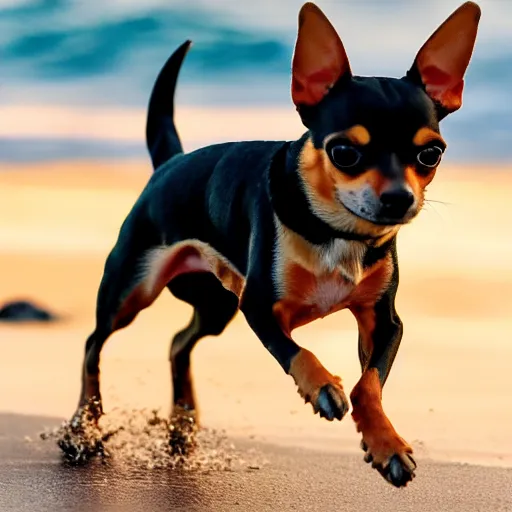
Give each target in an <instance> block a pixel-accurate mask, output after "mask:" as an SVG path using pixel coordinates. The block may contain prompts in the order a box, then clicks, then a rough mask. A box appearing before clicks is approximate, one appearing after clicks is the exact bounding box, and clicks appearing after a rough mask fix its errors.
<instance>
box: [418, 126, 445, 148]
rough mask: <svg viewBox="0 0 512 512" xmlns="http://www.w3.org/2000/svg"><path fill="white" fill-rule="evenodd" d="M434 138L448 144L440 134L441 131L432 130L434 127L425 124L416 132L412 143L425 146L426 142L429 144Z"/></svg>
mask: <svg viewBox="0 0 512 512" xmlns="http://www.w3.org/2000/svg"><path fill="white" fill-rule="evenodd" d="M433 140H438V141H439V142H442V143H443V144H444V145H445V146H446V142H445V141H444V140H443V138H442V137H441V135H439V133H437V132H435V131H434V130H432V128H428V127H426V126H424V127H423V128H420V129H419V130H418V131H417V132H416V133H415V134H414V137H413V138H412V143H413V144H414V145H415V146H424V145H425V144H428V143H429V142H432V141H433Z"/></svg>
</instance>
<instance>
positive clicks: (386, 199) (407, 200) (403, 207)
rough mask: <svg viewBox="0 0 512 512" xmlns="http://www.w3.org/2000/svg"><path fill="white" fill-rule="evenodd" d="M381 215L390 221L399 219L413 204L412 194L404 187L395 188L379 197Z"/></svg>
mask: <svg viewBox="0 0 512 512" xmlns="http://www.w3.org/2000/svg"><path fill="white" fill-rule="evenodd" d="M380 202H381V215H382V216H383V217H387V218H390V219H401V218H402V217H404V215H405V214H406V213H407V211H408V210H409V208H410V207H411V205H412V204H413V203H414V194H413V193H412V192H411V191H410V190H408V189H407V188H405V187H396V188H392V189H389V190H386V191H385V192H383V193H382V194H381V196H380Z"/></svg>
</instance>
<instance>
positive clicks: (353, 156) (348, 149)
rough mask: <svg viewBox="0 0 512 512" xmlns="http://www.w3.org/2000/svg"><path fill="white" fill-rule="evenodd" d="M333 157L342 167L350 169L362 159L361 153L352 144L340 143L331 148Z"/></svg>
mask: <svg viewBox="0 0 512 512" xmlns="http://www.w3.org/2000/svg"><path fill="white" fill-rule="evenodd" d="M331 158H332V161H333V163H334V164H335V165H336V166H337V167H339V168H340V169H350V168H351V167H355V166H356V165H357V164H358V163H359V162H360V161H361V153H360V152H359V151H358V150H357V149H356V148H354V147H352V146H345V145H342V144H340V145H337V146H333V147H332V148H331Z"/></svg>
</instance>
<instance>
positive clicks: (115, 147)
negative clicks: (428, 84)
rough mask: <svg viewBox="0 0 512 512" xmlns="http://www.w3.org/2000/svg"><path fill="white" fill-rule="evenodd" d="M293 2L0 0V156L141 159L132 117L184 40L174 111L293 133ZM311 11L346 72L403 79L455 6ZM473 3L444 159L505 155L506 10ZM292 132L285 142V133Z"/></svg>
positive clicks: (347, 5) (509, 149) (455, 1)
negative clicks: (257, 114)
mask: <svg viewBox="0 0 512 512" xmlns="http://www.w3.org/2000/svg"><path fill="white" fill-rule="evenodd" d="M302 3H303V2H302V0H283V1H279V2H276V1H274V0H259V1H258V2H245V1H244V2H242V1H235V0H186V1H184V0H145V1H144V2H141V1H138V0H104V1H100V0H91V1H85V0H75V1H73V0H0V90H1V94H0V104H1V107H2V112H1V121H0V156H1V158H2V159H4V160H5V159H14V160H27V159H34V160H40V159H54V158H62V157H66V158H67V157H69V156H74V157H77V156H102V157H103V156H107V157H111V156H114V157H118V156H123V157H126V156H137V157H144V156H145V149H144V140H143V121H144V120H143V117H144V112H143V109H144V108H145V106H146V104H147V101H148V98H149V94H150V91H151V87H152V85H153V81H154V79H155V77H156V75H157V73H158V72H159V70H160V67H161V66H162V64H163V63H164V62H165V60H166V59H167V57H168V56H169V54H170V53H171V52H172V51H173V50H174V49H175V48H176V47H177V46H178V45H179V44H180V43H181V42H183V41H184V40H185V39H192V40H193V41H194V43H195V46H194V47H193V49H192V51H191V52H190V53H189V55H188V56H187V59H186V63H185V65H184V68H183V70H182V74H181V77H180V82H179V86H178V93H177V104H178V110H179V109H180V108H183V107H184V106H187V105H188V106H193V107H197V106H203V107H207V106H210V107H211V106H216V107H219V106H222V107H223V109H233V108H235V107H250V108H258V107H262V106H264V107H265V108H268V107H270V106H272V107H277V108H279V109H282V110H276V111H275V112H274V116H273V117H274V119H273V121H272V123H270V122H269V121H267V122H266V124H267V125H268V124H274V123H275V122H277V123H278V126H279V122H281V123H284V124H282V125H281V127H282V128H281V130H280V131H278V133H275V135H276V136H279V133H281V132H283V134H282V135H281V136H287V135H288V136H293V135H295V131H296V130H297V128H295V125H296V123H297V121H296V119H295V117H294V112H293V108H291V102H290V94H289V82H290V61H291V54H292V51H293V44H294V38H295V34H296V26H297V13H298V10H299V8H300V6H301V5H302ZM317 3H318V5H319V6H320V7H321V8H322V9H324V11H325V13H326V14H327V16H328V17H330V19H331V20H332V22H333V24H334V25H335V26H336V28H337V29H338V30H339V33H340V35H341V37H342V39H343V41H344V44H345V46H346V48H347V51H348V54H349V58H350V60H351V64H352V68H353V71H354V72H355V73H356V74H362V75H371V74H373V75H389V76H396V77H400V76H402V75H403V74H404V73H405V72H406V71H407V69H408V68H409V66H410V65H411V63H412V61H413V59H414V56H415V54H416V52H417V51H418V50H419V48H420V46H421V45H422V44H423V42H424V41H425V40H426V38H427V37H428V36H429V35H430V34H431V33H432V32H433V30H434V29H435V28H436V27H437V26H438V25H439V24H440V23H441V22H442V21H443V20H444V19H445V18H446V16H447V15H448V14H449V13H451V12H452V11H453V10H454V9H455V8H456V7H457V6H458V5H459V4H460V3H462V2H460V1H459V0H430V1H429V2H411V1H408V0H361V1H355V0H319V1H318V2H317ZM480 5H481V7H482V10H483V18H482V22H481V28H480V32H479V38H478V43H477V45H476V50H475V54H474V57H473V60H472V63H471V66H470V68H469V72H468V74H467V84H468V85H467V87H466V94H465V97H464V108H463V109H462V111H461V112H459V113H457V115H456V116H453V117H452V118H450V119H447V120H446V121H445V123H443V124H444V125H445V126H444V133H445V134H446V136H447V138H448V139H449V141H450V146H451V147H450V149H449V151H448V153H447V160H451V161H468V162H475V161H477V160H479V161H485V162H490V161H493V162H495V161H503V160H506V159H508V158H510V157H511V156H512V146H511V145H510V144H509V143H508V141H509V140H510V137H511V130H512V123H511V122H510V119H511V116H512V102H511V101H510V87H511V85H512V3H511V2H507V1H506V0H482V1H481V2H480ZM27 109H28V110H27ZM116 121H117V123H116ZM241 122H243V121H241ZM106 124H108V126H109V127H110V128H109V129H107V128H106V126H105V125H106ZM224 124H228V125H229V124H231V125H232V124H233V120H232V119H231V118H228V121H227V122H225V121H224V120H223V119H222V117H220V116H218V117H216V118H211V119H210V120H209V121H208V125H207V126H204V127H202V129H201V130H200V133H194V134H191V136H190V137H189V140H188V141H186V142H187V143H188V144H187V147H188V148H191V147H196V146H198V145H201V144H204V143H207V142H211V141H214V140H223V137H224V135H226V136H233V137H235V138H239V136H238V137H237V133H239V130H232V129H230V128H231V127H230V126H227V127H225V126H224ZM102 125H103V128H102ZM119 125H121V126H119ZM219 125H220V126H219ZM290 125H291V126H294V131H293V133H292V134H291V135H290V133H291V131H290V129H285V127H289V126H290ZM196 128H198V127H196ZM265 128H266V126H261V125H260V126H259V127H258V129H255V131H254V135H255V136H258V137H265V138H271V136H270V137H269V133H268V130H267V131H266V130H265ZM224 129H225V130H227V132H226V133H225V134H224ZM298 129H299V130H300V128H298ZM251 133H252V132H251ZM270 135H273V134H270ZM27 140H29V141H30V150H28V149H27V147H26V145H25V142H26V141H27Z"/></svg>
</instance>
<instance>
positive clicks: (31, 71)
mask: <svg viewBox="0 0 512 512" xmlns="http://www.w3.org/2000/svg"><path fill="white" fill-rule="evenodd" d="M317 3H318V5H319V6H320V7H321V8H322V9H323V10H324V12H325V13H326V14H327V16H328V17H329V18H330V19H331V21H332V23H333V24H334V26H335V27H336V28H337V30H338V32H339V34H340V36H341V37H342V39H343V41H344V44H345V47H346V49H347V52H348V55H349V58H350V61H351V66H352V69H353V71H354V72H355V73H356V74H362V75H389V76H395V77H400V76H403V75H404V74H405V72H406V71H407V70H408V69H409V67H410V66H411V64H412V62H413V59H414V57H415V55H416V52H417V51H418V50H419V48H420V47H421V46H422V45H423V43H424V42H425V40H426V39H427V38H428V37H429V36H430V34H431V33H432V32H433V31H434V30H435V29H436V28H437V27H438V26H439V25H440V24H441V23H442V22H443V21H444V20H445V19H446V17H447V16H448V15H449V14H450V13H451V12H452V11H453V10H454V9H455V8H457V7H458V5H459V4H460V3H462V2H461V1H460V0H429V1H427V2H420V1H411V0H372V1H368V0H366V1H365V0H351V1H347V0H317ZM479 4H480V5H481V7H482V11H483V15H482V19H481V24H480V30H479V36H478V39H477V43H476V48H475V52H474V55H473V59H472V62H471V64H470V67H469V71H468V73H467V75H466V86H465V94H464V105H463V107H462V109H461V110H460V111H458V112H456V113H454V114H452V115H450V116H449V117H448V118H447V119H445V120H444V121H443V122H442V131H443V136H444V138H445V139H446V140H447V142H448V151H447V153H446V157H445V160H444V163H443V165H442V166H441V167H440V169H439V171H438V173H437V176H436V178H435V180H434V181H433V183H432V184H431V186H430V187H429V191H428V193H427V198H428V199H429V202H428V203H427V204H426V206H425V208H424V211H423V212H422V213H421V214H420V215H419V217H418V219H417V220H415V222H413V223H412V225H411V226H406V227H404V228H403V230H402V231H401V232H400V235H399V242H398V243H399V257H400V261H401V263H400V275H401V284H400V289H399V293H398V299H397V307H398V311H399V312H400V314H401V316H402V319H403V322H404V324H405V335H404V341H403V342H402V346H401V348H400V351H399V354H398V357H397V359H396V361H395V364H394V367H393V370H392V372H391V376H390V378H389V380H388V382H387V384H386V388H385V396H384V398H385V407H386V409H387V411H388V413H389V415H390V417H391V418H392V419H393V421H394V423H395V425H396V427H397V429H398V430H399V431H400V434H401V435H402V436H403V437H405V438H407V439H408V440H409V441H410V442H411V443H412V444H413V446H414V448H415V450H416V453H417V454H418V455H419V456H420V457H422V456H423V457H432V458H440V459H443V460H452V461H453V460H457V461H478V462H481V463H484V462H485V463H489V464H493V465H509V466H512V439H511V437H510V425H512V396H511V394H510V380H509V375H510V370H511V368H510V361H511V360H512V342H511V341H512V266H511V264H510V262H511V261H512V237H511V229H510V219H512V201H511V199H510V198H511V191H512V178H511V176H512V174H511V169H512V166H511V162H512V143H511V141H512V121H511V119H512V101H511V91H512V2H510V1H509V0H480V2H479ZM301 5H302V1H300V0H279V1H278V0H258V1H256V0H255V1H252V2H250V1H246V0H238V1H235V0H180V1H173V0H144V1H140V0H87V1H86V0H82V1H71V0H68V1H65V0H0V170H1V171H0V305H1V304H2V302H5V301H8V300H14V299H18V298H28V299H33V300H35V301H36V302H38V303H40V304H42V305H43V306H44V307H47V308H49V309H50V310H51V311H53V312H55V313H56V314H57V315H60V316H61V317H62V321H61V322H57V323H55V324H48V325H46V324H43V325H41V324H35V325H33V324H31V325H18V324H17V325H12V324H2V325H0V341H1V342H2V343H3V344H2V350H3V356H2V359H1V361H0V389H1V390H7V389H9V390H10V391H9V392H8V393H7V392H5V393H4V392H2V393H0V411H4V412H5V411H7V412H9V413H22V414H31V415H34V414H39V415H43V416H45V417H47V416H53V417H56V418H65V417H69V415H70V414H71V413H72V412H73V410H74V407H75V404H76V399H77V396H78V391H79V375H80V365H81V362H82V355H83V348H84V342H85V339H86V337H87V335H88V334H89V333H90V332H91V330H92V329H93V323H94V310H95V299H96V292H97V288H98V284H99V282H100V279H101V275H102V271H103V266H104V262H105V258H106V256H107V254H108V252H109V250H110V249H111V247H112V246H113V244H114V243H115V240H116V237H117V234H118V230H119V227H120V225H121V223H122V221H123V220H124V218H125V216H126V214H127V213H128V211H129V210H130V208H131V207H132V205H133V203H134V202H135V200H136V198H137V196H138V195H139V193H140V191H141V190H142V188H143V187H144V185H145V183H146V182H147V179H148V177H149V176H150V174H151V165H150V160H149V157H148V156H147V154H146V149H145V139H144V130H145V115H146V105H147V102H148V99H149V94H150V91H151V88H152V85H153V82H154V80H155V78H156V76H157V74H158V72H159V71H160V68H161V66H162V65H163V63H164V62H165V61H166V59H167V58H168V56H169V55H170V53H172V51H174V49H175V48H176V47H177V46H178V45H179V44H181V43H182V42H183V41H184V40H185V39H189V38H190V39H192V40H193V41H194V43H195V44H194V46H193V47H192V50H191V51H190V53H189V54H188V56H187V58H186V60H185V64H184V67H183V68H182V73H181V75H180V79H179V83H178V90H177V98H176V104H177V107H176V120H177V126H178V130H179V132H180V134H181V136H182V138H183V142H184V146H185V149H186V150H191V149H194V148H196V147H198V146H201V145H204V144H208V143H212V142H217V141H226V140H239V139H256V138H263V139H281V138H296V137H299V136H300V135H301V134H302V132H303V130H304V128H303V127H302V125H301V123H300V121H299V118H298V116H297V115H296V112H295V110H294V108H293V106H292V103H291V100H290V93H289V84H290V63H291V56H292V51H293V45H294V40H295V34H296V29H297V14H298V11H299V9H300V6H301ZM189 315H190V310H189V308H188V306H187V305H185V304H183V303H178V302H177V301H175V300H174V299H173V298H172V297H171V296H170V294H169V293H167V292H165V293H163V294H162V296H161V297H160V298H159V300H158V301H157V302H156V303H155V304H154V305H153V306H152V307H151V308H149V309H148V310H147V311H144V312H143V313H142V314H141V315H140V316H139V318H138V319H137V321H136V322H134V323H133V325H132V326H130V327H129V328H127V329H125V330H123V331H121V332H119V333H116V334H115V335H114V336H113V337H112V339H111V341H109V343H108V344H107V345H106V347H105V349H104V352H103V354H102V375H103V379H104V380H103V382H104V397H105V406H106V410H107V411H108V410H110V409H111V408H112V407H115V406H120V405H123V404H126V403H128V404H129V406H130V407H132V406H133V407H135V406H138V407H158V408H163V409H164V410H165V408H166V407H168V404H169V400H170V399H169V396H170V386H169V374H168V372H169V369H168V362H167V354H168V344H169V339H170V338H171V336H172V335H173V334H174V333H175V332H176V331H177V330H179V329H181V328H182V326H184V325H185V324H186V322H187V321H188V320H189ZM294 337H295V338H296V340H297V341H298V342H299V343H300V344H301V345H303V346H305V347H306V348H308V349H310V350H312V351H314V353H315V354H316V355H317V356H318V358H319V359H320V360H321V361H322V362H324V363H325V364H326V366H327V368H328V369H329V370H330V371H331V372H333V373H337V374H340V375H341V376H342V377H343V381H344V384H345V386H346V388H347V390H349V389H351V387H352V386H353V385H354V384H355V383H356V381H357V379H358V378H359V376H360V369H359V362H358V359H357V328H356V324H355V322H354V319H353V318H352V317H351V315H350V314H349V313H348V312H342V313H340V314H337V315H332V316H330V317H328V318H326V319H324V320H322V321H318V322H315V323H313V324H311V325H308V326H306V327H304V328H301V329H299V330H297V331H296V333H294ZM193 365H194V374H195V376H196V390H197V393H198V400H199V404H200V407H201V413H202V419H203V422H204V424H206V425H208V426H212V427H215V428H217V427H218V428H226V429H227V431H228V433H229V434H230V435H233V436H242V437H245V438H247V437H248V436H252V437H254V436H255V437H256V438H257V439H260V440H261V439H264V440H267V441H272V442H279V443H288V444H290V443H291V444H299V445H301V446H308V447H317V446H324V447H327V448H328V449H329V450H339V449H341V450H353V451H357V453H359V452H358V450H359V448H358V446H359V441H358V435H357V434H356V432H355V429H354V427H353V424H352V422H351V420H350V418H349V417H347V418H346V419H345V420H344V421H343V422H342V424H341V425H340V424H339V423H332V424H331V423H328V422H326V421H322V420H320V419H319V418H318V417H317V416H314V415H313V414H312V412H311V408H310V406H304V404H303V401H302V399H301V398H300V397H299V396H298V394H297V393H296V391H295V387H294V385H293V382H292V380H291V379H290V378H289V377H288V376H286V375H285V374H284V373H283V372H282V370H281V368H280V367H279V365H278V364H277V363H276V362H275V361H274V360H273V358H272V357H271V356H270V355H269V354H268V353H267V351H266V350H265V349H264V348H263V347H262V346H261V343H260V342H259V341H258V340H257V339H256V337H255V336H254V335H253V333H252V332H251V331H250V330H249V329H248V328H247V326H246V324H245V321H244V319H243V317H242V316H241V315H238V316H237V318H235V320H234V321H233V324H232V325H231V326H230V327H229V328H228V329H227V330H226V332H225V333H224V334H223V335H222V336H221V337H220V339H217V340H206V341H204V343H201V344H200V345H199V346H198V347H197V349H196V350H195V352H194V356H193Z"/></svg>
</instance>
